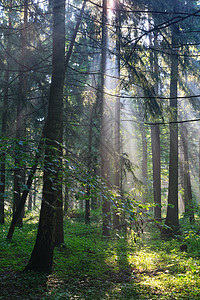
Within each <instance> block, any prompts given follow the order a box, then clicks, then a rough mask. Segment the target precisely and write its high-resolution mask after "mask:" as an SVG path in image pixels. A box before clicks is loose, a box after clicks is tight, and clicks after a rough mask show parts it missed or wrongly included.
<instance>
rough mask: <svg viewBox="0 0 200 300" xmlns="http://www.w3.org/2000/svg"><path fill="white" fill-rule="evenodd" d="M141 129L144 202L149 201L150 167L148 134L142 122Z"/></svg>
mask: <svg viewBox="0 0 200 300" xmlns="http://www.w3.org/2000/svg"><path fill="white" fill-rule="evenodd" d="M140 131H141V135H142V181H143V185H144V192H143V198H142V201H143V203H146V202H147V190H148V187H147V181H148V168H147V135H146V130H145V126H144V125H143V124H141V126H140Z"/></svg>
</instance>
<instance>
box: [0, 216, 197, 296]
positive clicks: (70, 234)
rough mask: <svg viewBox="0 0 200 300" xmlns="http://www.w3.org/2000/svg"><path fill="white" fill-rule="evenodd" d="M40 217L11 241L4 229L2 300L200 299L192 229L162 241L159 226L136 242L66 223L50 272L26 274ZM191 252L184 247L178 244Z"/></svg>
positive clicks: (0, 256) (1, 236)
mask: <svg viewBox="0 0 200 300" xmlns="http://www.w3.org/2000/svg"><path fill="white" fill-rule="evenodd" d="M37 220H38V218H37V217H36V216H35V215H33V214H32V213H31V214H30V213H29V214H28V215H27V217H26V219H25V220H24V227H23V228H21V229H20V228H16V230H15V233H14V236H13V240H12V241H8V240H7V239H6V234H7V231H8V225H9V222H8V223H6V225H3V226H2V225H1V233H0V291H1V292H0V299H88V300H98V299H99V300H101V299H102V300H103V299H121V300H124V299H137V300H140V299H188V300H194V299H200V276H199V275H200V258H199V255H200V249H199V248H198V246H199V236H198V235H196V234H195V230H194V229H191V228H190V229H189V230H187V229H185V231H184V233H183V235H182V236H181V237H180V236H179V237H175V238H174V239H170V240H163V239H161V237H160V233H159V231H158V230H157V229H156V227H155V225H151V226H149V227H148V228H146V231H145V233H144V234H143V236H142V237H141V238H138V239H137V243H135V241H134V239H133V237H132V233H131V232H129V234H128V236H127V237H126V238H125V237H124V235H123V233H122V232H121V233H120V232H118V233H115V234H113V235H112V236H111V237H110V238H107V239H105V238H103V237H102V236H101V228H100V227H99V226H97V225H96V224H93V225H91V226H86V225H84V224H83V222H79V221H78V220H76V219H73V221H72V220H66V221H65V245H63V246H62V247H60V248H57V249H55V255H54V267H53V272H52V274H51V275H45V274H39V273H34V272H23V270H24V267H25V266H26V264H27V262H28V259H29V257H30V254H31V251H32V248H33V245H34V241H35V237H36V232H37ZM183 240H184V242H185V243H186V244H187V246H188V252H181V251H180V244H181V243H183Z"/></svg>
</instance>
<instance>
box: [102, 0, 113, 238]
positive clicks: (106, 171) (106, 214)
mask: <svg viewBox="0 0 200 300" xmlns="http://www.w3.org/2000/svg"><path fill="white" fill-rule="evenodd" d="M107 19H108V18H107V0H103V13H102V52H101V55H102V57H101V60H102V61H101V177H102V179H103V181H104V182H105V184H106V185H107V187H109V186H110V153H109V151H110V149H109V144H110V129H111V128H110V114H109V112H110V107H109V105H108V102H107V99H106V95H105V77H106V60H107V44H108V43H107V42H108V32H107ZM102 213H103V232H102V233H103V235H104V236H109V234H110V229H109V227H110V223H111V214H110V201H109V199H108V197H106V195H103V197H102Z"/></svg>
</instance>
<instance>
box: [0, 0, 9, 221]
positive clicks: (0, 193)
mask: <svg viewBox="0 0 200 300" xmlns="http://www.w3.org/2000/svg"><path fill="white" fill-rule="evenodd" d="M11 11H12V4H10V9H9V17H8V27H9V28H11V25H12V24H11V17H10V14H11ZM6 52H7V69H6V71H5V87H4V96H3V112H2V126H1V136H2V138H4V137H6V136H7V126H8V90H9V76H10V71H9V69H10V63H9V59H10V58H9V53H10V39H9V35H8V38H7V47H6ZM5 169H6V154H5V153H4V154H3V155H2V157H1V185H0V224H4V218H5V217H4V198H5V189H6V171H5Z"/></svg>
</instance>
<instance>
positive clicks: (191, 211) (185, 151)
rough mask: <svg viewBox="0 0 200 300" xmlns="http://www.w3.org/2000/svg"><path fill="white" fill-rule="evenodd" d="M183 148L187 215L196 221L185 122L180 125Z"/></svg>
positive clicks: (192, 220)
mask: <svg viewBox="0 0 200 300" xmlns="http://www.w3.org/2000/svg"><path fill="white" fill-rule="evenodd" d="M180 132H181V140H182V149H183V157H184V160H183V184H184V203H185V215H186V216H187V217H189V218H190V222H194V205H193V202H192V187H191V180H190V168H189V155H188V153H189V152H188V138H187V137H188V130H187V127H186V125H184V124H183V123H182V124H181V125H180Z"/></svg>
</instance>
